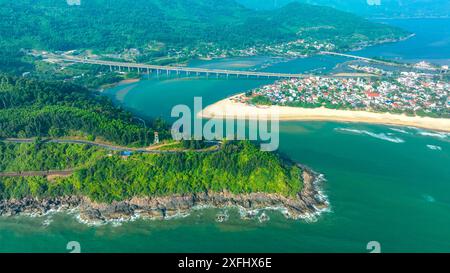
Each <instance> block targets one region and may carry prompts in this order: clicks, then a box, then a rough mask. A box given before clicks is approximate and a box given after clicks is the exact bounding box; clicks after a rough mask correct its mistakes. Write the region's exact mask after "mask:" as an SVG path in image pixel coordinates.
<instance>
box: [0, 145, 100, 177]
mask: <svg viewBox="0 0 450 273" xmlns="http://www.w3.org/2000/svg"><path fill="white" fill-rule="evenodd" d="M105 154H106V153H105V151H104V150H102V149H99V148H96V147H91V146H87V145H77V144H56V143H41V142H39V141H36V142H35V143H33V144H13V143H4V142H0V172H18V171H36V170H40V171H44V170H45V171H47V170H64V169H71V168H75V167H80V166H82V165H92V164H94V163H95V161H96V160H97V159H98V158H100V157H103V156H104V155H105Z"/></svg>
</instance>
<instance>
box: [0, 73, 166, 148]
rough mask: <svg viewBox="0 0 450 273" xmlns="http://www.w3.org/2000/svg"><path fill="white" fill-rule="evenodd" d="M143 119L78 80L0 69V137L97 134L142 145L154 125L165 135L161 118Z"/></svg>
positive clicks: (161, 134) (128, 143)
mask: <svg viewBox="0 0 450 273" xmlns="http://www.w3.org/2000/svg"><path fill="white" fill-rule="evenodd" d="M143 125H144V124H143V123H142V121H140V120H137V119H136V118H133V116H132V115H131V113H129V112H127V111H124V110H122V109H118V108H117V107H116V106H114V105H113V104H112V102H111V101H110V100H109V99H108V98H107V97H104V96H101V95H98V94H96V93H93V92H91V91H89V90H87V89H85V88H82V87H80V86H77V85H73V84H67V83H63V82H59V81H37V80H33V79H27V78H15V77H10V76H7V75H0V137H1V138H29V137H63V136H74V135H77V136H80V135H81V136H84V137H88V138H89V139H91V140H93V139H96V138H97V137H98V138H100V139H102V140H106V141H109V142H113V143H117V144H120V145H133V146H142V145H149V144H151V142H152V141H153V132H154V130H158V131H160V136H161V138H165V137H167V136H168V131H167V125H165V124H164V122H162V121H160V120H155V121H148V122H147V124H146V127H144V126H143Z"/></svg>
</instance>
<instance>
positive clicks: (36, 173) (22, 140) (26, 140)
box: [0, 138, 220, 177]
mask: <svg viewBox="0 0 450 273" xmlns="http://www.w3.org/2000/svg"><path fill="white" fill-rule="evenodd" d="M1 141H3V142H10V143H33V142H35V140H34V139H31V138H6V139H3V140H1ZM43 142H47V143H68V144H83V145H91V146H97V147H101V148H104V149H107V150H112V151H133V152H138V153H145V154H176V153H184V152H187V151H189V150H184V151H163V150H144V149H138V148H128V147H122V146H115V145H109V144H103V143H97V142H93V141H87V140H71V139H44V140H43ZM215 143H217V145H216V147H215V148H214V149H210V150H198V151H196V152H198V153H213V152H217V151H218V150H219V149H220V146H219V143H218V142H215ZM190 151H192V150H190ZM74 171H75V169H66V170H57V171H52V170H50V171H24V172H0V177H29V176H50V175H57V176H65V175H71V174H72V173H73V172H74Z"/></svg>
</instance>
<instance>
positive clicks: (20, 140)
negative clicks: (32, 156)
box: [2, 138, 219, 154]
mask: <svg viewBox="0 0 450 273" xmlns="http://www.w3.org/2000/svg"><path fill="white" fill-rule="evenodd" d="M2 141H3V142H11V143H33V142H35V139H32V138H6V139H3V140H2ZM42 141H43V142H45V143H66V144H83V145H90V146H96V147H101V148H104V149H107V150H111V151H119V152H125V151H130V152H137V153H144V154H176V153H183V152H188V151H192V150H180V151H171V150H146V149H143V148H130V147H124V146H117V145H112V144H106V143H98V142H94V141H88V140H78V139H43V140H42ZM215 143H216V144H217V147H216V148H215V149H211V150H198V151H196V152H198V153H208V152H215V151H218V150H219V143H218V142H215Z"/></svg>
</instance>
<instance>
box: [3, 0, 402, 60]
mask: <svg viewBox="0 0 450 273" xmlns="http://www.w3.org/2000/svg"><path fill="white" fill-rule="evenodd" d="M0 16H1V18H2V20H0V37H2V39H1V40H0V47H2V48H9V49H11V50H14V49H15V51H19V49H22V48H24V49H42V50H61V51H65V50H72V49H91V50H93V53H114V54H112V55H111V58H114V57H120V55H119V53H120V54H122V57H124V58H126V59H127V58H134V59H135V60H137V61H140V62H145V61H149V60H152V61H157V62H159V63H164V62H165V60H166V61H167V60H169V62H173V61H174V60H176V61H183V60H186V59H188V58H189V57H192V56H194V55H197V56H198V55H203V56H204V55H208V54H209V53H211V52H218V51H221V52H222V53H223V51H232V50H246V49H248V48H252V47H256V48H264V47H265V46H271V45H279V44H283V43H286V42H291V41H296V40H299V39H303V40H308V41H316V42H319V43H325V42H326V43H333V44H335V45H336V46H337V48H338V49H341V50H345V49H348V48H351V47H354V46H359V45H366V44H370V43H373V42H376V41H382V40H386V39H396V38H399V37H403V36H405V35H406V32H404V31H402V30H400V29H398V28H394V27H391V26H387V25H383V24H377V23H373V22H370V21H368V20H365V19H363V18H360V17H358V16H355V15H352V14H349V13H345V12H341V11H338V10H335V9H332V8H327V7H319V6H312V5H306V4H299V3H292V4H289V5H288V6H286V7H283V8H280V9H277V10H273V11H254V10H251V9H247V8H245V7H243V6H241V5H240V4H238V3H236V2H235V1H234V0H170V1H167V0H134V1H128V0H116V1H107V0H92V1H84V2H83V4H82V5H79V6H76V5H74V6H70V5H67V3H66V1H65V0H57V1H55V0H40V1H39V2H36V1H33V0H19V1H12V0H0ZM131 49H132V50H131ZM8 55H10V54H8Z"/></svg>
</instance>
